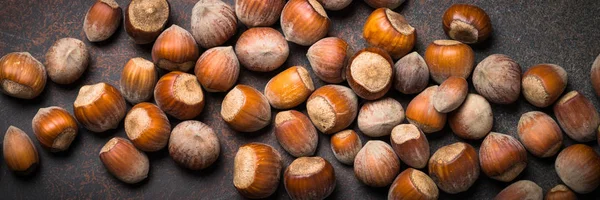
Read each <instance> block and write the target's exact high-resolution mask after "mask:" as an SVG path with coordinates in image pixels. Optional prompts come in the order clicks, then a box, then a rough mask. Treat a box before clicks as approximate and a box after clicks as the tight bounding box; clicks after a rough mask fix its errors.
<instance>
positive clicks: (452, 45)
mask: <svg viewBox="0 0 600 200" xmlns="http://www.w3.org/2000/svg"><path fill="white" fill-rule="evenodd" d="M425 62H426V63H427V66H428V67H429V73H430V74H431V79H433V80H434V81H435V82H437V83H442V82H444V80H446V79H447V78H449V77H451V76H458V77H462V78H465V79H466V78H468V77H469V75H471V71H473V63H474V62H475V54H474V53H473V49H471V47H469V45H466V44H463V43H461V42H459V41H456V40H436V41H433V42H432V43H431V44H430V45H429V46H428V47H427V49H426V50H425Z"/></svg>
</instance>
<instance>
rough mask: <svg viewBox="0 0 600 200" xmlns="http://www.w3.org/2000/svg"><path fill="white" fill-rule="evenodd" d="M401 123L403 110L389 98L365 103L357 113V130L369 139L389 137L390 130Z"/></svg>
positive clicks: (396, 102) (398, 103)
mask: <svg viewBox="0 0 600 200" xmlns="http://www.w3.org/2000/svg"><path fill="white" fill-rule="evenodd" d="M402 121H404V108H402V105H401V104H400V102H398V101H396V100H395V99H393V98H391V97H388V98H384V99H380V100H376V101H370V102H367V103H365V104H363V106H362V107H361V108H360V111H358V118H357V123H358V129H360V131H361V132H362V133H363V134H365V135H367V136H369V137H383V136H386V135H390V134H391V132H392V129H393V128H394V127H395V126H396V125H398V124H400V123H402Z"/></svg>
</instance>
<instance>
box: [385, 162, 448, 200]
mask: <svg viewBox="0 0 600 200" xmlns="http://www.w3.org/2000/svg"><path fill="white" fill-rule="evenodd" d="M438 197H439V190H438V188H437V186H436V185H435V183H434V182H433V180H431V178H430V177H429V176H427V174H425V173H423V172H421V171H419V170H416V169H413V168H408V169H406V170H404V171H403V172H402V173H400V175H398V177H396V180H394V182H393V183H392V186H390V191H389V192H388V199H422V200H436V199H438Z"/></svg>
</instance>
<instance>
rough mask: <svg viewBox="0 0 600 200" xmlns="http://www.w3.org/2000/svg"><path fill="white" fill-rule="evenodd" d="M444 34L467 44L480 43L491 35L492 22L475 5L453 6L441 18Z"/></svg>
mask: <svg viewBox="0 0 600 200" xmlns="http://www.w3.org/2000/svg"><path fill="white" fill-rule="evenodd" d="M442 24H443V25H444V32H446V35H448V36H449V37H450V38H452V39H454V40H458V41H461V42H463V43H467V44H473V43H481V42H483V41H484V40H486V39H487V38H488V37H489V36H490V35H492V22H491V20H490V17H489V16H488V15H487V13H485V11H484V10H483V9H481V8H479V7H477V6H475V5H470V4H454V5H452V6H450V8H448V10H446V12H444V16H443V17H442Z"/></svg>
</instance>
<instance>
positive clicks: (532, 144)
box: [518, 111, 563, 158]
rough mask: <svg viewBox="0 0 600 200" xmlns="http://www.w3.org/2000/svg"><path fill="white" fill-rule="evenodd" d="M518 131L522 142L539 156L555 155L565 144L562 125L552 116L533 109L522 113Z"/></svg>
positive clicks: (532, 152)
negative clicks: (559, 125)
mask: <svg viewBox="0 0 600 200" xmlns="http://www.w3.org/2000/svg"><path fill="white" fill-rule="evenodd" d="M518 133H519V139H520V140H521V143H523V145H524V146H525V148H527V150H528V151H529V152H530V153H531V154H533V155H534V156H537V157H542V158H547V157H551V156H554V155H556V153H558V151H559V150H560V148H561V147H562V144H563V134H562V131H561V130H560V127H558V124H556V122H555V121H554V119H552V117H550V116H548V115H547V114H546V113H543V112H538V111H532V112H528V113H525V114H523V115H521V119H519V126H518Z"/></svg>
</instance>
